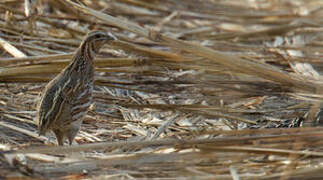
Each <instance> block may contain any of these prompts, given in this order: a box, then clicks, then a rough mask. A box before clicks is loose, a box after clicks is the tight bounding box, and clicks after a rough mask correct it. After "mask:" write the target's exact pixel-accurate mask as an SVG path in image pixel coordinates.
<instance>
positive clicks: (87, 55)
mask: <svg viewBox="0 0 323 180" xmlns="http://www.w3.org/2000/svg"><path fill="white" fill-rule="evenodd" d="M114 40H117V38H116V37H115V36H114V35H113V34H111V33H110V32H103V31H92V32H90V33H88V34H87V36H86V37H85V38H84V40H83V41H82V43H81V45H80V47H79V48H78V49H77V50H76V53H75V55H74V57H73V59H72V61H71V63H70V64H69V65H68V66H67V67H66V68H65V69H64V70H62V72H60V73H59V74H58V75H57V76H56V77H55V78H54V79H53V80H51V81H50V82H49V83H48V84H47V86H46V87H45V89H44V91H43V93H42V96H41V99H40V100H39V103H38V106H37V116H36V121H38V130H39V135H45V134H46V132H47V131H49V130H52V131H53V132H54V133H55V135H56V139H57V142H58V145H60V146H62V145H64V140H65V138H67V139H68V141H69V144H70V145H71V144H72V142H73V140H74V138H75V136H76V134H77V133H78V131H79V130H80V127H81V124H82V121H83V117H84V116H85V115H86V114H87V112H88V108H89V106H90V105H91V103H92V91H93V74H94V68H93V59H94V58H95V55H96V53H98V52H99V50H100V48H101V47H102V46H103V44H105V43H109V42H111V41H114Z"/></svg>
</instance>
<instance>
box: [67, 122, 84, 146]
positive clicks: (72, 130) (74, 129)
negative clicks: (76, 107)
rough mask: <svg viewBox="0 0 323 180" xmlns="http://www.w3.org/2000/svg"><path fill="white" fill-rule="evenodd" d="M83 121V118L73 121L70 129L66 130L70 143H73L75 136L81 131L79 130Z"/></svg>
mask: <svg viewBox="0 0 323 180" xmlns="http://www.w3.org/2000/svg"><path fill="white" fill-rule="evenodd" d="M82 121H83V120H82V119H81V120H77V121H74V122H72V124H71V126H70V128H69V130H68V131H67V132H66V136H67V138H68V141H69V143H70V145H72V143H73V141H74V138H75V136H76V135H77V133H78V132H79V130H80V128H81V124H82Z"/></svg>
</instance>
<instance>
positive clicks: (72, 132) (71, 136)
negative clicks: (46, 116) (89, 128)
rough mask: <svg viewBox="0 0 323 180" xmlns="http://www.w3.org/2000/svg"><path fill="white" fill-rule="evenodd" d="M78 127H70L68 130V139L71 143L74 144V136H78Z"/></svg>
mask: <svg viewBox="0 0 323 180" xmlns="http://www.w3.org/2000/svg"><path fill="white" fill-rule="evenodd" d="M78 131H79V130H78V129H74V128H73V129H70V130H69V131H68V132H67V134H66V135H67V139H68V142H69V144H70V145H72V143H73V141H74V138H75V136H76V134H77V133H78Z"/></svg>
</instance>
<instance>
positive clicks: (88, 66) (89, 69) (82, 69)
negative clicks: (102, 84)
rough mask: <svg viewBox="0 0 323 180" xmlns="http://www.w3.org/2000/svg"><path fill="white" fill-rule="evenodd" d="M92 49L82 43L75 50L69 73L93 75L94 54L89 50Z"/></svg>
mask: <svg viewBox="0 0 323 180" xmlns="http://www.w3.org/2000/svg"><path fill="white" fill-rule="evenodd" d="M91 48H92V47H90V45H89V44H88V43H82V45H81V46H80V47H79V48H78V49H77V51H76V53H75V55H74V57H73V59H72V62H71V64H70V65H69V67H68V69H70V71H74V72H79V73H82V74H83V73H93V59H94V57H95V55H96V54H95V52H93V51H92V50H91Z"/></svg>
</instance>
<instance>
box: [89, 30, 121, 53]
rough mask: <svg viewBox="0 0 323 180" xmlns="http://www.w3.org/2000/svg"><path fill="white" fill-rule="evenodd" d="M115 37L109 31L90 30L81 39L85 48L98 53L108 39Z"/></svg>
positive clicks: (112, 39) (114, 38)
mask: <svg viewBox="0 0 323 180" xmlns="http://www.w3.org/2000/svg"><path fill="white" fill-rule="evenodd" d="M115 40H117V38H116V37H115V36H114V35H113V34H112V33H111V32H104V31H91V32H89V33H88V34H87V36H86V37H85V39H84V40H83V45H85V48H86V49H87V52H88V50H90V51H91V52H94V53H98V52H99V50H100V49H101V47H102V46H103V45H104V44H105V43H108V42H109V41H115Z"/></svg>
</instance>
